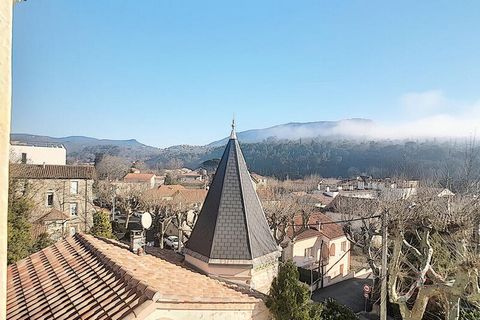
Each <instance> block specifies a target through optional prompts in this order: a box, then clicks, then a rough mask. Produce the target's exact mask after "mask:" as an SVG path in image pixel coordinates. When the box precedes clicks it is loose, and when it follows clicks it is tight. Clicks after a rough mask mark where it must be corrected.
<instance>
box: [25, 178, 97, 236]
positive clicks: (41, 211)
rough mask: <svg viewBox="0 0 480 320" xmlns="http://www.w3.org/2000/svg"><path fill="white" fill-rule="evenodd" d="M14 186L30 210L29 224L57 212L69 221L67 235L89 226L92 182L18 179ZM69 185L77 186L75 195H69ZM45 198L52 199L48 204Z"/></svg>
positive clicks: (71, 191) (92, 211)
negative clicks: (25, 199)
mask: <svg viewBox="0 0 480 320" xmlns="http://www.w3.org/2000/svg"><path fill="white" fill-rule="evenodd" d="M16 183H17V185H16V188H17V192H21V193H23V194H24V195H25V197H27V198H28V199H29V200H30V201H31V202H32V204H33V206H34V208H33V210H32V214H31V217H30V220H31V221H32V222H35V221H37V220H38V219H40V218H41V217H43V216H44V215H46V214H47V213H49V212H50V211H51V210H52V209H57V210H59V211H61V212H63V213H65V215H66V216H67V217H69V220H68V221H67V229H66V232H67V233H73V232H74V231H75V232H77V231H82V232H88V231H89V230H90V228H91V227H92V226H93V213H94V212H95V209H94V207H93V180H85V179H18V180H17V182H16ZM72 183H76V184H77V187H76V192H73V190H75V188H74V187H72ZM49 195H52V196H53V199H52V201H51V203H49ZM75 206H76V212H77V214H76V215H75V214H74V211H75V210H74V207H75Z"/></svg>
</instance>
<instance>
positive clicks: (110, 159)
mask: <svg viewBox="0 0 480 320" xmlns="http://www.w3.org/2000/svg"><path fill="white" fill-rule="evenodd" d="M130 166H131V163H130V162H129V161H128V160H126V159H125V158H121V157H115V156H111V155H104V156H103V157H102V159H101V160H100V161H99V162H98V163H96V164H95V169H96V170H97V176H98V178H99V179H100V180H109V181H115V180H119V179H121V178H123V177H124V176H125V175H126V174H127V172H128V170H129V168H130Z"/></svg>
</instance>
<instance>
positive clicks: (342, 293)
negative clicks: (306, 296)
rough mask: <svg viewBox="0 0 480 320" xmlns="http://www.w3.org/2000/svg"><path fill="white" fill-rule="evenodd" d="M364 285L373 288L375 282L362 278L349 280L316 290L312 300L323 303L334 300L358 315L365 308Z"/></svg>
mask: <svg viewBox="0 0 480 320" xmlns="http://www.w3.org/2000/svg"><path fill="white" fill-rule="evenodd" d="M364 284H368V285H369V286H371V285H372V284H373V281H372V279H360V278H353V279H348V280H345V281H342V282H339V283H336V284H333V285H331V286H328V287H326V288H323V289H318V290H316V291H315V292H314V293H313V295H312V300H313V301H317V302H322V301H324V300H325V299H327V298H334V299H335V300H337V301H338V302H340V303H341V304H344V305H346V306H347V307H349V308H350V309H352V311H353V312H355V313H357V312H360V311H363V310H364V308H365V298H364V297H363V285H364Z"/></svg>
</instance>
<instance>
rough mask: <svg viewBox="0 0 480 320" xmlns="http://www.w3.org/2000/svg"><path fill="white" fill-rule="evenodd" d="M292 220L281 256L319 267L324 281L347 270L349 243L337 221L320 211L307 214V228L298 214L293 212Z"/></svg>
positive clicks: (295, 261) (340, 276) (301, 265)
mask: <svg viewBox="0 0 480 320" xmlns="http://www.w3.org/2000/svg"><path fill="white" fill-rule="evenodd" d="M294 224H295V226H294V227H293V228H289V229H288V231H287V234H288V238H289V239H288V242H287V244H286V246H285V249H284V251H283V259H284V260H288V259H291V260H293V262H294V263H295V264H296V265H297V266H298V267H301V268H304V269H313V270H320V272H321V274H323V277H324V279H325V281H324V283H325V285H328V284H329V283H332V281H331V279H334V278H336V277H338V276H339V278H342V277H344V276H346V275H347V274H348V273H349V272H350V243H349V241H348V239H347V237H346V236H345V233H344V232H343V229H342V227H341V226H340V225H339V224H337V223H335V222H334V221H333V220H331V219H330V218H329V217H327V216H326V215H325V214H323V213H320V212H317V213H314V214H312V215H311V216H310V217H309V220H308V222H307V224H308V227H307V228H303V227H301V225H302V217H301V215H296V216H295V218H294ZM321 270H323V271H321Z"/></svg>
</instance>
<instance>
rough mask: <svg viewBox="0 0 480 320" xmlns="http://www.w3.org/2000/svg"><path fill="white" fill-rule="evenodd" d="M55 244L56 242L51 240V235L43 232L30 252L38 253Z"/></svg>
mask: <svg viewBox="0 0 480 320" xmlns="http://www.w3.org/2000/svg"><path fill="white" fill-rule="evenodd" d="M54 242H55V241H53V240H52V239H51V238H50V235H49V234H48V233H47V232H43V233H41V234H39V235H38V237H37V238H36V239H35V242H34V243H33V246H32V248H31V249H30V252H31V253H35V252H37V251H40V250H42V249H45V248H46V247H48V246H50V245H52V244H53V243H54Z"/></svg>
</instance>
